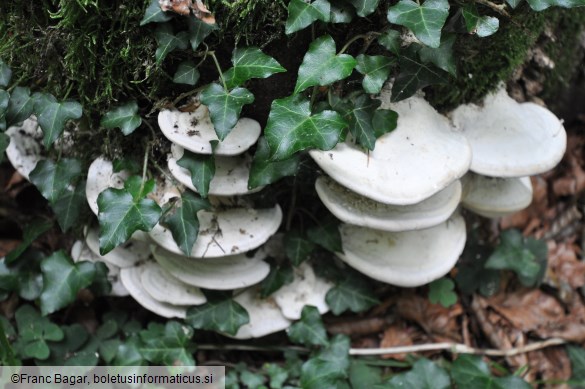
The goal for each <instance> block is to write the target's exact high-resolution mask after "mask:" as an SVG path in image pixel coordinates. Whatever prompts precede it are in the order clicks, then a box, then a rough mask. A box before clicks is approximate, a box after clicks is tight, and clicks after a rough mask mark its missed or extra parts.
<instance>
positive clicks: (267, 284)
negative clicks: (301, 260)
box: [260, 265, 294, 298]
mask: <svg viewBox="0 0 585 389" xmlns="http://www.w3.org/2000/svg"><path fill="white" fill-rule="evenodd" d="M293 279H294V274H293V269H292V267H291V266H290V265H272V266H270V273H268V275H267V276H266V278H265V279H263V280H262V282H261V283H260V297H262V298H266V297H268V296H270V295H271V294H272V293H274V292H276V291H277V290H278V289H280V288H281V287H282V286H284V285H286V284H290V283H291V282H293Z"/></svg>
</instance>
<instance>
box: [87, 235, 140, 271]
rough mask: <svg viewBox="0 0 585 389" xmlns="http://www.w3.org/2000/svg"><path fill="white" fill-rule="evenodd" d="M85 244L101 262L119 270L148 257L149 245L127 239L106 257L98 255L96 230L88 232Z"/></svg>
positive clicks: (98, 247) (98, 246)
mask: <svg viewBox="0 0 585 389" xmlns="http://www.w3.org/2000/svg"><path fill="white" fill-rule="evenodd" d="M85 242H86V243H87V246H88V247H89V249H90V250H91V251H92V252H93V253H94V254H96V255H98V256H99V257H100V259H101V260H102V261H103V262H106V263H111V264H112V265H115V266H118V267H121V268H125V267H132V266H134V265H136V264H137V263H138V262H141V261H145V260H146V259H148V257H149V256H150V245H149V244H148V243H145V242H141V241H138V240H134V239H129V240H128V241H127V242H126V243H124V244H123V245H121V246H118V247H116V248H115V249H113V250H112V251H110V252H109V253H107V254H106V255H100V243H99V237H98V230H97V229H96V228H92V229H90V230H89V231H88V233H87V237H86V238H85Z"/></svg>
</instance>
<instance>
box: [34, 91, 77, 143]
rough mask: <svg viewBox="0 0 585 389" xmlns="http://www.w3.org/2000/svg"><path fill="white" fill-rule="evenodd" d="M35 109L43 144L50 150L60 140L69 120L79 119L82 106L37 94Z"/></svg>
mask: <svg viewBox="0 0 585 389" xmlns="http://www.w3.org/2000/svg"><path fill="white" fill-rule="evenodd" d="M34 109H35V113H36V114H37V119H38V122H39V126H41V129H42V130H43V134H44V136H43V144H44V145H45V147H46V148H49V147H50V146H51V145H52V144H53V142H55V141H56V140H57V138H59V136H60V135H61V133H62V132H63V130H64V129H65V123H66V122H67V121H68V120H72V119H79V118H80V117H81V114H82V112H83V111H82V109H81V104H79V103H78V102H77V101H63V102H58V101H57V99H56V98H55V97H54V96H53V95H50V94H47V93H41V94H35V101H34Z"/></svg>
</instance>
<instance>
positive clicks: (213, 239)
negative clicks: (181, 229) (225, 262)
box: [149, 204, 282, 258]
mask: <svg viewBox="0 0 585 389" xmlns="http://www.w3.org/2000/svg"><path fill="white" fill-rule="evenodd" d="M197 217H198V218H199V236H198V237H197V240H196V241H195V244H194V245H193V249H192V250H191V257H194V258H217V257H224V256H226V255H235V254H240V253H245V252H246V251H250V250H253V249H255V248H257V247H260V246H261V245H262V244H263V243H264V242H266V241H267V240H268V238H270V237H271V236H272V235H273V234H274V233H275V232H276V231H277V230H278V227H279V226H280V222H281V221H282V210H281V209H280V206H279V205H278V204H277V205H276V206H274V207H273V208H263V209H253V208H232V209H227V210H225V211H217V212H209V211H204V210H203V211H199V212H198V213H197ZM149 234H150V237H151V238H152V240H153V241H155V242H156V243H157V244H158V245H160V246H161V247H163V248H165V249H166V250H169V251H171V252H173V253H175V254H179V255H183V252H182V251H181V249H180V248H179V246H178V245H177V243H176V242H175V240H174V239H173V235H172V234H171V231H170V230H169V229H167V228H165V227H163V226H161V225H160V224H157V225H156V226H155V227H154V228H153V229H152V231H150V233H149Z"/></svg>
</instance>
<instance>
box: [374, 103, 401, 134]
mask: <svg viewBox="0 0 585 389" xmlns="http://www.w3.org/2000/svg"><path fill="white" fill-rule="evenodd" d="M397 124H398V113H396V112H395V111H392V110H390V109H377V110H376V111H375V112H374V116H373V117H372V127H373V128H374V135H375V136H376V138H379V137H381V136H382V135H384V134H387V133H389V132H390V131H394V130H395V129H396V125H397Z"/></svg>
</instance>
